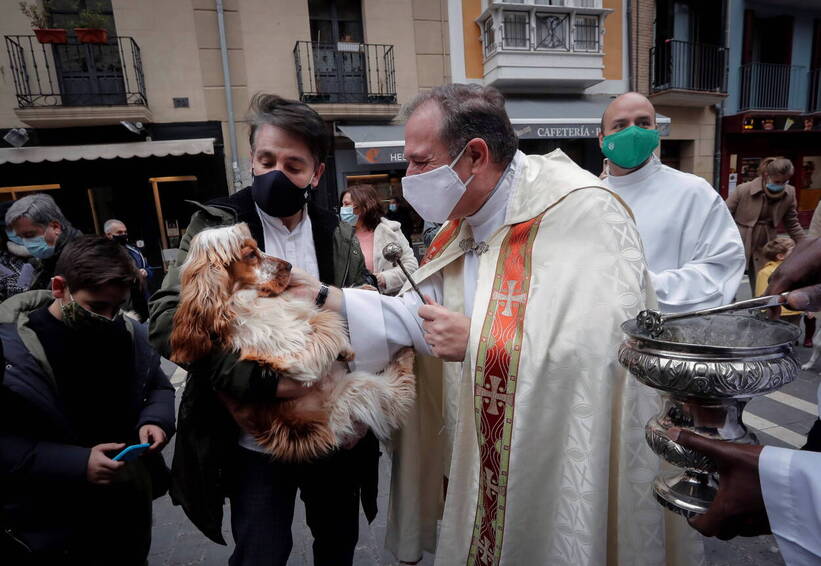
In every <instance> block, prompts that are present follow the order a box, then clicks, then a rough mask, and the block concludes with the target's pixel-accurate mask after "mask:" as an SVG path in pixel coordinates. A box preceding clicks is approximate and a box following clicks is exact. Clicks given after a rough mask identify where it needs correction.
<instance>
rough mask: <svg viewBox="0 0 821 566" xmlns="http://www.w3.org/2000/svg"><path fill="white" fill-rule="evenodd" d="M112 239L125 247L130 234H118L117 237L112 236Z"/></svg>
mask: <svg viewBox="0 0 821 566" xmlns="http://www.w3.org/2000/svg"><path fill="white" fill-rule="evenodd" d="M111 239H112V240H114V241H115V242H117V243H118V244H120V245H121V246H124V245H126V244H127V243H128V234H117V235H116V236H111Z"/></svg>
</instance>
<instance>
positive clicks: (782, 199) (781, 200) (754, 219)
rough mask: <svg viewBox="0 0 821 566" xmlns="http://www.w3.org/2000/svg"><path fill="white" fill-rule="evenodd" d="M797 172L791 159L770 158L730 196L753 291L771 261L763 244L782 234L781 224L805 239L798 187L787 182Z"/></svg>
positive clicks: (797, 236)
mask: <svg viewBox="0 0 821 566" xmlns="http://www.w3.org/2000/svg"><path fill="white" fill-rule="evenodd" d="M794 172H795V169H794V168H793V164H792V162H791V161H790V160H789V159H786V158H784V157H768V158H767V159H765V160H764V161H762V162H761V165H760V166H759V168H758V177H756V178H755V179H753V180H752V181H749V182H747V183H743V184H741V185H739V186H738V187H736V189H735V191H733V192H732V193H731V194H730V196H729V197H728V198H727V206H728V207H729V209H730V212H731V213H732V215H733V218H734V219H735V223H736V225H738V230H739V232H741V240H742V241H743V242H744V255H745V256H746V259H747V274H748V275H749V277H750V287H751V288H752V290H753V294H755V276H756V274H757V273H758V270H759V269H761V268H762V267H764V264H765V263H767V260H766V259H765V258H764V256H763V255H761V247H762V246H763V245H764V244H766V243H767V242H769V241H770V240H772V239H774V238H775V237H776V236H778V230H777V226H779V225H780V224H781V223H782V222H783V223H784V228H785V229H786V231H787V233H788V234H789V235H790V237H791V238H792V239H793V240H795V241H796V242H798V241H799V240H801V239H803V238H804V229H803V228H802V227H801V224H800V223H799V222H798V212H797V211H796V207H795V187H793V186H792V185H789V184H787V181H789V179H790V177H792V175H793V173H794Z"/></svg>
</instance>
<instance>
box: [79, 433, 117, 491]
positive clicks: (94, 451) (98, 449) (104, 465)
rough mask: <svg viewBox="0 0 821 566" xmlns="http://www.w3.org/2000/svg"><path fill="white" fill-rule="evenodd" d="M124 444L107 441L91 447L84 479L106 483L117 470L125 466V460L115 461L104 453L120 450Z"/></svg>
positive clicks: (95, 482) (108, 482)
mask: <svg viewBox="0 0 821 566" xmlns="http://www.w3.org/2000/svg"><path fill="white" fill-rule="evenodd" d="M123 448H125V444H116V443H107V444H98V445H96V446H92V447H91V452H90V453H89V455H88V464H87V465H86V479H88V481H89V483H93V484H97V485H108V484H110V483H111V480H112V479H113V478H114V475H115V474H116V473H117V471H118V470H119V469H120V468H122V467H123V466H125V462H115V461H114V460H112V459H111V458H109V457H108V456H107V455H106V452H112V451H114V450H122V449H123Z"/></svg>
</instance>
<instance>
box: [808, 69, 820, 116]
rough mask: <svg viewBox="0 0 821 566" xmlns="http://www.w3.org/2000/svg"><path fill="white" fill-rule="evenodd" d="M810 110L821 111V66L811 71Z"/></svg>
mask: <svg viewBox="0 0 821 566" xmlns="http://www.w3.org/2000/svg"><path fill="white" fill-rule="evenodd" d="M807 110H808V111H809V112H821V68H820V69H813V70H812V71H810V100H809V105H808V107H807Z"/></svg>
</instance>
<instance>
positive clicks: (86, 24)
mask: <svg viewBox="0 0 821 566" xmlns="http://www.w3.org/2000/svg"><path fill="white" fill-rule="evenodd" d="M106 23H108V22H107V20H106V17H105V16H104V15H102V14H101V13H100V12H98V11H97V10H88V9H86V10H83V11H82V12H80V15H79V17H78V19H77V23H76V26H77V27H75V28H74V33H76V34H77V40H78V41H79V42H80V43H108V30H106V29H105V25H106Z"/></svg>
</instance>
